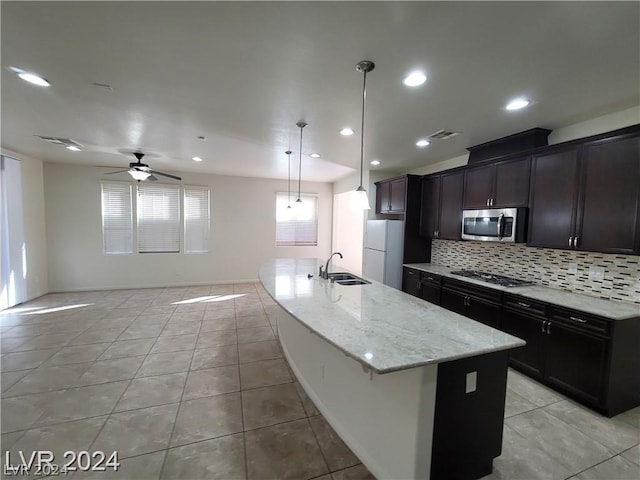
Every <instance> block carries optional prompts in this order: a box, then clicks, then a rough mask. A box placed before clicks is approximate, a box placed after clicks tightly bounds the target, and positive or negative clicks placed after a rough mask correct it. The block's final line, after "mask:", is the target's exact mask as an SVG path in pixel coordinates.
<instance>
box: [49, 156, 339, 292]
mask: <svg viewBox="0 0 640 480" xmlns="http://www.w3.org/2000/svg"><path fill="white" fill-rule="evenodd" d="M101 174H102V170H101V169H98V168H95V167H82V166H77V165H76V166H72V165H63V164H53V163H46V164H45V165H44V185H45V189H44V191H45V200H46V223H47V233H48V235H47V252H48V258H49V289H50V290H51V291H73V290H87V289H110V288H131V287H134V288H135V287H153V286H170V285H194V284H208V283H224V282H240V281H253V280H256V279H257V277H258V268H259V267H260V265H261V264H262V263H263V262H265V261H266V260H268V259H270V258H276V257H319V258H326V257H327V256H328V255H329V253H330V248H331V215H332V200H333V199H332V185H331V184H328V183H312V182H303V183H302V192H303V193H317V194H319V224H318V246H317V247H276V246H275V194H276V192H278V191H280V192H285V191H286V190H287V181H286V180H269V179H261V178H247V177H228V176H219V175H201V174H198V175H196V174H183V175H182V177H183V181H182V184H184V185H206V186H209V187H210V188H211V238H212V242H211V243H212V249H211V252H210V253H208V254H197V255H184V254H142V255H140V254H133V255H103V253H102V227H101V199H100V181H101V179H104V177H103V176H101ZM107 178H109V177H107ZM111 179H114V180H116V178H113V177H111ZM117 179H118V180H120V179H126V175H123V177H120V176H118V178H117Z"/></svg>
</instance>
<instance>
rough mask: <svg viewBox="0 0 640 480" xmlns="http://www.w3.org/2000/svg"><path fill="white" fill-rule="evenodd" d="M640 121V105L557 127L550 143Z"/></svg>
mask: <svg viewBox="0 0 640 480" xmlns="http://www.w3.org/2000/svg"><path fill="white" fill-rule="evenodd" d="M638 123H640V106H636V107H632V108H628V109H626V110H621V111H619V112H614V113H610V114H608V115H602V116H600V117H596V118H592V119H590V120H586V121H584V122H580V123H575V124H573V125H567V126H566V127H561V128H557V129H555V130H554V131H553V132H551V134H550V135H549V145H555V144H556V143H562V142H568V141H569V140H575V139H577V138H584V137H589V136H591V135H598V134H599V133H605V132H610V131H612V130H617V129H619V128H624V127H629V126H631V125H636V124H638ZM468 160H469V154H468V153H467V154H464V155H461V156H459V157H454V158H449V159H447V160H443V161H441V162H437V163H432V164H430V165H425V166H423V167H419V168H415V169H413V170H410V171H409V172H407V173H412V174H414V175H428V174H430V173H436V172H441V171H443V170H449V169H450V168H455V167H461V166H463V165H466V164H467V161H468Z"/></svg>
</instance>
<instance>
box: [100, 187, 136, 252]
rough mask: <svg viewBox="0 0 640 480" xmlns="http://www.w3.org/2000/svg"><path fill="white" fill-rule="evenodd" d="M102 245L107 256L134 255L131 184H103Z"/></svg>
mask: <svg viewBox="0 0 640 480" xmlns="http://www.w3.org/2000/svg"><path fill="white" fill-rule="evenodd" d="M102 243H103V246H102V248H103V252H104V253H105V254H106V255H121V254H129V253H133V219H132V215H131V184H130V183H125V182H104V183H102Z"/></svg>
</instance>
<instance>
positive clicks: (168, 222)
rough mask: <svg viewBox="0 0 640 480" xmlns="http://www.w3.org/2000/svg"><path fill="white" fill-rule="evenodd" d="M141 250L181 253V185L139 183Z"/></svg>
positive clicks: (143, 251) (141, 251)
mask: <svg viewBox="0 0 640 480" xmlns="http://www.w3.org/2000/svg"><path fill="white" fill-rule="evenodd" d="M137 210H138V252H140V253H178V252H180V186H179V185H154V184H151V183H144V184H142V183H141V184H138V205H137Z"/></svg>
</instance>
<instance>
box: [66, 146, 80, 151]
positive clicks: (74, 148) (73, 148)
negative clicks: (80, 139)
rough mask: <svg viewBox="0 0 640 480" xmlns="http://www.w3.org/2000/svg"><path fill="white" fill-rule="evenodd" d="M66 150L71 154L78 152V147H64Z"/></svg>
mask: <svg viewBox="0 0 640 480" xmlns="http://www.w3.org/2000/svg"><path fill="white" fill-rule="evenodd" d="M66 149H67V150H71V151H72V152H79V151H80V149H79V148H78V147H76V146H75V145H69V146H68V147H66Z"/></svg>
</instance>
